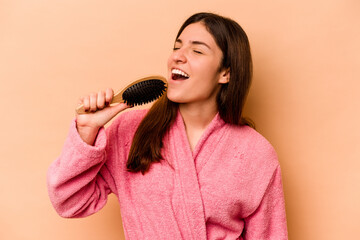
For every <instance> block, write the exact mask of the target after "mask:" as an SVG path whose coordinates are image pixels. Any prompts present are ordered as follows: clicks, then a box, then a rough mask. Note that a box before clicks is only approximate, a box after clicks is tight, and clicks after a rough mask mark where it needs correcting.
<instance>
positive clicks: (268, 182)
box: [48, 110, 287, 240]
mask: <svg viewBox="0 0 360 240" xmlns="http://www.w3.org/2000/svg"><path fill="white" fill-rule="evenodd" d="M145 114H146V111H145V110H134V111H128V112H124V113H122V114H121V115H120V116H119V117H117V119H115V120H114V122H113V123H112V124H111V126H110V127H109V128H107V130H106V131H105V129H104V128H102V129H100V131H99V134H98V136H97V139H96V142H95V146H90V145H87V144H86V143H84V142H83V141H82V140H81V138H80V136H79V135H78V133H77V130H76V123H75V121H74V122H73V123H72V126H71V129H70V133H69V136H68V138H67V140H66V142H65V146H64V149H63V151H62V153H61V155H60V157H59V158H58V159H57V160H56V161H55V162H54V163H53V164H52V165H51V166H50V168H49V171H48V190H49V196H50V199H51V202H52V204H53V205H54V208H55V209H56V211H57V212H58V213H59V215H61V216H62V217H85V216H88V215H91V214H93V213H95V212H97V211H99V210H100V209H101V208H102V207H103V206H104V205H105V204H106V201H107V196H108V194H110V193H114V194H116V196H117V197H118V199H119V203H120V208H121V215H122V218H123V219H122V220H123V225H124V226H123V227H124V232H125V236H126V239H136V240H137V239H151V240H155V239H156V240H158V239H186V240H187V239H194V240H195V239H196V240H201V239H246V240H249V239H256V240H261V239H264V240H265V239H266V240H268V239H274V240H282V239H287V227H286V217H285V206H284V196H283V189H282V183H281V173H280V166H279V162H278V160H277V155H276V153H275V151H274V149H273V147H272V146H271V145H270V144H269V142H268V141H267V140H266V139H265V138H264V137H262V136H261V135H260V134H259V133H257V132H256V131H255V130H253V129H252V128H250V127H247V126H243V127H239V126H234V125H230V124H226V123H225V122H224V121H223V120H221V118H220V117H219V115H217V116H216V117H215V118H214V119H213V121H212V122H211V123H210V125H209V126H208V127H207V129H206V130H205V132H204V134H203V135H202V137H201V139H200V140H199V142H198V144H197V145H196V147H195V149H194V151H193V152H192V151H191V148H190V145H189V142H188V139H187V136H186V131H185V126H184V122H183V119H182V117H181V114H180V113H178V116H177V118H176V121H175V123H174V124H173V126H172V127H171V129H170V131H169V132H168V134H167V135H166V136H165V138H164V148H163V149H162V156H163V157H164V160H162V161H161V162H160V163H154V164H152V166H151V168H150V171H149V172H148V173H146V174H145V175H142V174H141V173H130V172H127V171H126V161H127V156H128V153H129V150H130V146H131V142H132V138H133V136H134V133H135V131H136V129H137V126H138V125H139V123H140V121H141V120H142V118H143V117H144V115H145Z"/></svg>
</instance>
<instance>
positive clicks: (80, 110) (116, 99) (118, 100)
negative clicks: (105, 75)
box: [76, 90, 124, 114]
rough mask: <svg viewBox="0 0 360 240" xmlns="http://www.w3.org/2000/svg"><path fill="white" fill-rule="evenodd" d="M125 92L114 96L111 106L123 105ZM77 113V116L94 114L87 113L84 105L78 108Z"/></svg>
mask: <svg viewBox="0 0 360 240" xmlns="http://www.w3.org/2000/svg"><path fill="white" fill-rule="evenodd" d="M123 92H124V90H123V91H121V92H118V93H116V94H114V96H113V98H112V100H111V102H110V104H113V103H122V102H124V99H123V98H122V94H123ZM76 113H77V114H88V113H92V112H86V111H85V110H84V105H83V104H81V105H80V106H78V107H77V108H76Z"/></svg>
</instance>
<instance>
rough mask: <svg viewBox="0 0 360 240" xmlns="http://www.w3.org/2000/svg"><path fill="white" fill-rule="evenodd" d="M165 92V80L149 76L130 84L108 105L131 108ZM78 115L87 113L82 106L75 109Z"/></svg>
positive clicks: (156, 97) (160, 77) (154, 98)
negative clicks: (120, 104)
mask: <svg viewBox="0 0 360 240" xmlns="http://www.w3.org/2000/svg"><path fill="white" fill-rule="evenodd" d="M165 90H166V79H165V78H164V77H162V76H150V77H145V78H141V79H139V80H137V81H134V82H132V83H131V84H129V85H128V86H127V87H125V88H124V89H123V90H121V91H120V92H118V93H116V94H115V95H114V96H113V98H112V100H111V102H110V104H113V103H126V104H128V105H131V106H136V105H142V104H146V103H149V102H152V101H154V100H156V99H158V98H159V97H161V96H162V95H163V93H164V92H165ZM76 112H77V113H78V114H84V113H89V112H88V111H85V110H84V107H83V105H81V106H79V107H78V108H77V109H76Z"/></svg>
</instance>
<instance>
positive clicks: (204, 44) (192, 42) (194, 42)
mask: <svg viewBox="0 0 360 240" xmlns="http://www.w3.org/2000/svg"><path fill="white" fill-rule="evenodd" d="M175 42H177V43H183V41H182V40H181V39H176V41H175ZM190 43H191V44H194V45H203V46H205V47H207V48H208V49H210V50H211V47H210V46H209V45H207V44H206V43H204V42H201V41H190Z"/></svg>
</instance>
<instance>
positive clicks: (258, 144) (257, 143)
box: [230, 125, 278, 164]
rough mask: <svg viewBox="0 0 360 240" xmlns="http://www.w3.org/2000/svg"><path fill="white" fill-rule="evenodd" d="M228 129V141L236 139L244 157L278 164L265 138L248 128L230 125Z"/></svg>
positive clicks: (271, 146)
mask: <svg viewBox="0 0 360 240" xmlns="http://www.w3.org/2000/svg"><path fill="white" fill-rule="evenodd" d="M230 128H231V131H230V135H231V136H230V139H236V141H237V144H238V145H240V146H241V148H242V151H243V152H244V153H245V154H246V155H248V156H252V158H259V159H261V158H265V159H268V160H269V161H270V162H272V163H273V164H278V157H277V153H276V150H275V148H274V147H273V145H272V144H271V143H270V141H269V140H268V139H267V138H266V137H265V136H263V135H262V134H261V133H259V132H258V131H256V130H255V129H253V128H251V127H249V126H235V125H231V126H230Z"/></svg>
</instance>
